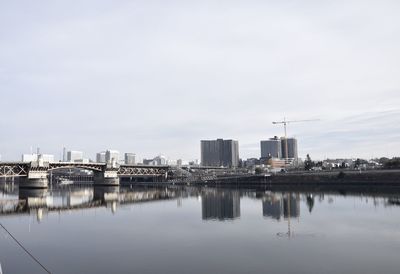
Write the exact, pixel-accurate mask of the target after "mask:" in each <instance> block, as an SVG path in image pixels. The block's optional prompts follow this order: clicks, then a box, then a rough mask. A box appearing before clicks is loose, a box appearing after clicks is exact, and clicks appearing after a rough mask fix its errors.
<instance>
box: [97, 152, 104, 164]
mask: <svg viewBox="0 0 400 274" xmlns="http://www.w3.org/2000/svg"><path fill="white" fill-rule="evenodd" d="M96 162H97V163H105V162H106V152H105V151H101V152H98V153H96Z"/></svg>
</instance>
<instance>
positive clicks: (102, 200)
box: [0, 186, 179, 219]
mask: <svg viewBox="0 0 400 274" xmlns="http://www.w3.org/2000/svg"><path fill="white" fill-rule="evenodd" d="M178 196H179V191H178V190H167V189H165V188H164V189H151V190H145V191H138V190H131V189H127V188H120V187H119V186H114V187H110V186H107V187H101V186H99V187H95V188H77V189H75V190H69V191H65V190H64V191H63V190H62V189H60V190H51V191H49V190H48V189H20V190H19V191H18V192H17V193H14V195H10V197H7V198H6V199H1V200H0V216H1V215H17V214H26V213H30V212H35V211H36V213H37V214H38V219H41V216H39V215H40V214H42V213H43V211H44V212H53V211H54V212H60V211H70V210H78V209H88V208H94V207H103V206H107V207H108V206H110V207H111V210H112V211H113V212H114V211H115V210H116V207H117V205H120V206H121V205H125V204H136V203H145V202H151V201H159V200H170V199H175V198H177V197H178Z"/></svg>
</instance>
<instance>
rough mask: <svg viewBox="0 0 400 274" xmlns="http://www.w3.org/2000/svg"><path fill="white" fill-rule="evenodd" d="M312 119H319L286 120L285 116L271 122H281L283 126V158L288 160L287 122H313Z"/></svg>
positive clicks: (275, 123) (276, 123)
mask: <svg viewBox="0 0 400 274" xmlns="http://www.w3.org/2000/svg"><path fill="white" fill-rule="evenodd" d="M313 121H319V119H309V120H289V121H288V120H286V117H284V118H283V121H277V122H276V121H274V122H272V124H274V125H278V124H283V128H284V130H285V160H286V161H288V159H289V152H288V141H287V128H286V126H287V124H290V123H301V122H313Z"/></svg>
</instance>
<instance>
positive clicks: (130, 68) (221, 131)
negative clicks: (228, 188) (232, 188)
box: [0, 0, 400, 159]
mask: <svg viewBox="0 0 400 274" xmlns="http://www.w3.org/2000/svg"><path fill="white" fill-rule="evenodd" d="M399 11H400V4H399V2H397V1H380V2H379V3H374V2H372V1H371V2H365V1H357V0H352V1H334V2H332V1H331V2H321V1H303V2H301V3H300V2H297V1H255V0H254V1H202V2H196V1H168V2H165V1H133V2H132V1H118V3H114V2H109V1H85V2H81V1H76V2H74V1H73V2H70V1H68V2H54V1H48V2H47V3H43V5H41V6H40V7H39V6H38V5H36V4H34V3H32V2H30V1H23V2H4V3H1V4H0V94H1V102H2V106H1V108H0V126H1V127H2V128H3V129H6V130H3V131H2V134H1V136H0V154H2V155H3V159H4V158H7V159H18V158H19V154H20V153H22V152H26V151H27V150H28V149H29V147H30V146H36V145H39V146H41V147H42V148H43V149H42V150H46V151H47V152H49V153H54V154H56V155H58V154H59V153H58V152H59V151H60V147H61V146H62V145H66V146H68V147H71V148H79V149H82V150H85V151H86V153H87V154H88V155H94V153H95V152H96V151H98V150H103V149H104V148H106V147H115V148H118V149H120V150H121V151H132V150H133V151H134V152H136V153H137V154H139V155H149V156H150V155H152V154H158V153H164V154H167V155H169V156H170V157H171V158H181V157H182V158H187V159H191V158H199V140H200V139H204V138H207V139H209V138H217V137H224V138H234V139H238V140H239V141H240V143H241V144H243V148H241V154H242V155H241V156H242V157H254V156H258V153H256V152H257V150H256V149H255V147H254V144H258V142H259V140H260V139H265V138H268V137H270V136H273V135H281V134H282V129H281V128H278V127H276V126H272V124H271V121H273V120H280V119H282V118H283V117H284V116H286V117H288V118H290V119H307V118H320V119H321V122H319V123H315V124H311V123H309V124H307V125H306V124H304V125H300V124H299V125H295V124H293V125H292V126H291V127H290V130H291V131H290V132H291V134H295V135H297V136H298V137H299V140H300V141H301V144H302V147H303V148H304V149H303V148H301V152H302V153H305V152H307V151H311V152H312V153H313V154H315V155H318V157H324V156H331V155H339V154H340V155H344V156H346V155H350V154H351V155H369V151H370V150H373V154H374V155H375V154H376V155H383V154H390V155H396V154H397V155H398V154H399V153H400V151H399V146H396V145H397V141H396V139H395V137H393V136H398V133H399V132H400V131H399V128H398V127H397V126H396V124H395V122H397V121H398V120H399V119H398V112H394V113H390V111H393V110H396V108H397V107H398V105H399V104H400V96H399V94H400V80H399V77H398V75H399V73H400V67H399V64H400V53H399V51H398V48H399V46H400V38H399V37H400V29H399V27H398V26H399V25H400V22H399V21H400V19H399V18H398V13H399ZM368 115H369V116H368ZM367 118H368V119H367ZM351 119H354V120H351ZM357 119H358V120H357ZM300 137H301V138H300ZM247 144H250V146H248V145H247ZM251 144H253V145H251ZM385 145H387V146H385ZM252 146H253V147H252ZM92 157H93V156H92Z"/></svg>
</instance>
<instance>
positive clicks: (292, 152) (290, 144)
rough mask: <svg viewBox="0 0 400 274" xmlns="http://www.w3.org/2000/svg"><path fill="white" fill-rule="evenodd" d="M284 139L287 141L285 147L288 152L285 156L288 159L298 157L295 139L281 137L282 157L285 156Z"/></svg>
mask: <svg viewBox="0 0 400 274" xmlns="http://www.w3.org/2000/svg"><path fill="white" fill-rule="evenodd" d="M286 141H287V148H288V150H287V151H288V153H287V157H288V158H289V159H294V160H297V159H298V158H299V156H298V152H297V139H296V138H287V139H285V137H281V147H282V158H286Z"/></svg>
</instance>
